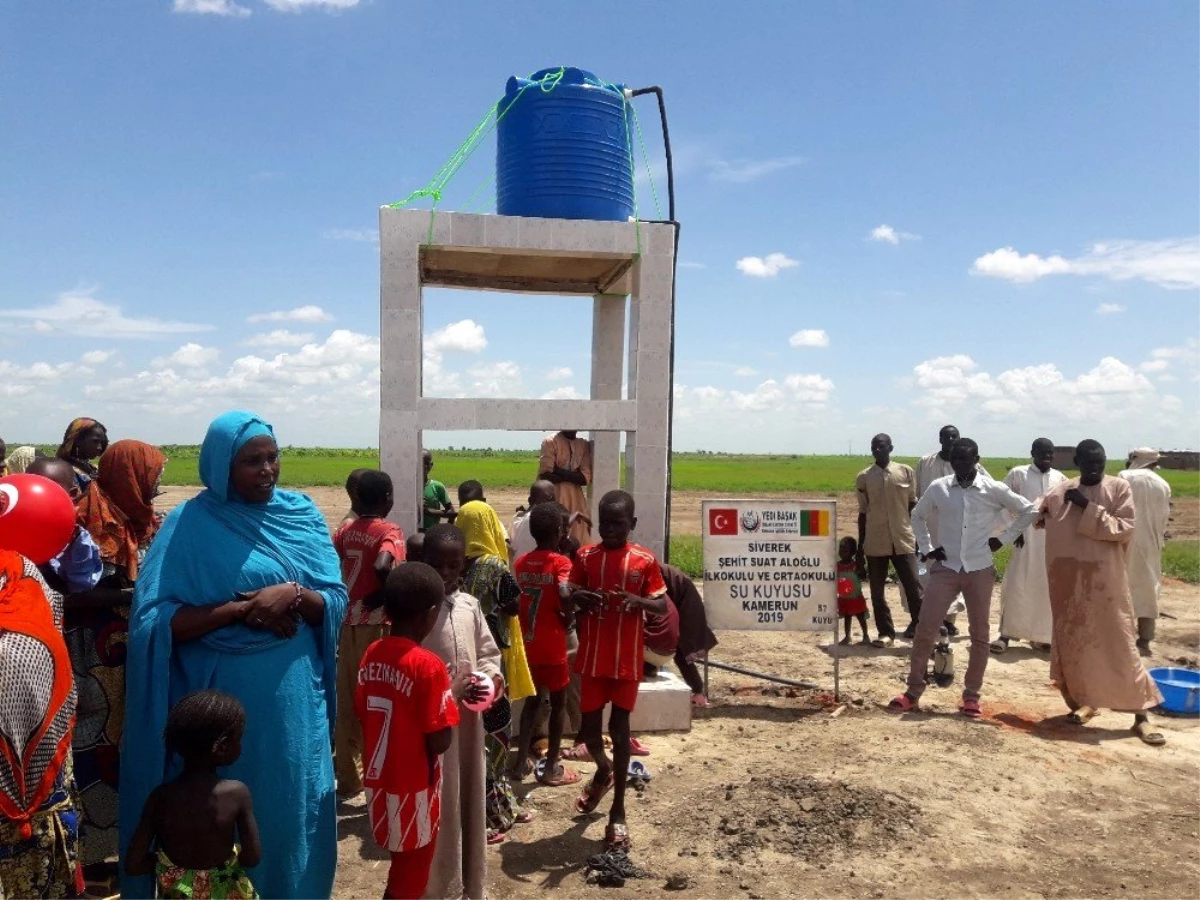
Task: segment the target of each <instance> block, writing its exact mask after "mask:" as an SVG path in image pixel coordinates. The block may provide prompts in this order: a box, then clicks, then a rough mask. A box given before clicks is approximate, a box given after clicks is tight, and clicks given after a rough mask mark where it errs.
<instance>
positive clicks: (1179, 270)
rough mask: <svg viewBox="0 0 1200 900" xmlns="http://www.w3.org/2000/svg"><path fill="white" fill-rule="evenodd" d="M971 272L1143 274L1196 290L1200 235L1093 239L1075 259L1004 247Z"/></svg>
mask: <svg viewBox="0 0 1200 900" xmlns="http://www.w3.org/2000/svg"><path fill="white" fill-rule="evenodd" d="M971 272H972V274H975V275H985V276H987V277H990V278H1003V279H1005V280H1007V281H1015V282H1018V283H1028V282H1031V281H1036V280H1038V279H1039V278H1044V277H1046V276H1047V275H1066V274H1070V275H1093V276H1097V277H1100V278H1107V279H1109V280H1111V281H1129V280H1132V279H1141V280H1143V281H1148V282H1150V283H1151V284H1156V285H1158V286H1159V287H1164V288H1168V289H1171V290H1187V289H1195V288H1198V287H1200V237H1190V238H1168V239H1166V240H1161V241H1135V240H1120V241H1107V242H1102V243H1097V244H1093V245H1092V247H1091V249H1089V250H1088V252H1087V253H1085V254H1083V255H1082V256H1078V257H1075V258H1074V259H1067V258H1065V257H1063V256H1060V255H1054V256H1048V257H1041V256H1039V255H1037V254H1036V253H1029V254H1026V255H1025V256H1022V255H1021V254H1019V253H1018V252H1017V251H1016V250H1014V249H1013V248H1012V247H1002V248H1000V249H999V250H994V251H992V252H991V253H986V254H984V255H983V256H981V257H979V258H978V259H977V260H975V262H974V264H973V265H972V266H971Z"/></svg>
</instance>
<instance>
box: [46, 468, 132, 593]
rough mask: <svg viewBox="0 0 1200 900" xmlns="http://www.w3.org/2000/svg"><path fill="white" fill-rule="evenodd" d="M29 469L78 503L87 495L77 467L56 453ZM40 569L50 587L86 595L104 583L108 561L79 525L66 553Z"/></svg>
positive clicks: (66, 548) (63, 591)
mask: <svg viewBox="0 0 1200 900" xmlns="http://www.w3.org/2000/svg"><path fill="white" fill-rule="evenodd" d="M25 472H26V474H29V475H41V476H42V477H43V478H49V479H50V480H51V481H53V482H54V483H55V484H57V485H58V486H59V487H61V488H62V489H63V490H64V491H66V492H67V495H68V496H69V497H70V498H71V500H72V501H74V502H76V503H78V502H79V498H80V497H82V496H83V492H82V491H81V490H80V489H79V484H78V483H77V482H76V480H75V469H74V468H72V466H71V464H70V463H69V462H67V461H66V460H65V459H59V458H58V457H56V456H42V457H38V458H37V459H35V460H34V461H33V462H31V463H30V464H29V465H28V466H27V467H26V469H25ZM39 568H40V569H41V571H42V575H43V576H44V577H45V578H46V580H47V581H48V582H50V586H51V587H53V588H54V589H55V590H57V591H58V592H59V593H63V594H82V593H86V592H87V591H90V590H92V588H94V587H95V586H96V585H97V584H99V583H100V578H101V576H102V575H103V574H104V561H103V560H102V559H101V558H100V548H99V547H97V546H96V542H95V541H94V540H93V539H92V536H91V534H89V533H88V530H87V529H86V528H83V527H82V526H80V525H76V526H75V535H74V537H72V538H71V543H69V544H67V546H66V547H65V548H64V549H63V551H62V553H60V554H58V556H56V557H55V558H54V559H52V560H50V562H48V563H47V564H46V565H44V566H41V567H39ZM126 602H128V601H126Z"/></svg>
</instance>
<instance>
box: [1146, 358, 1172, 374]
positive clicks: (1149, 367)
mask: <svg viewBox="0 0 1200 900" xmlns="http://www.w3.org/2000/svg"><path fill="white" fill-rule="evenodd" d="M1170 366H1171V361H1170V360H1167V359H1150V360H1147V361H1146V362H1144V363H1140V364H1139V365H1138V369H1139V370H1140V371H1142V372H1165V371H1166V370H1167V369H1168V368H1170Z"/></svg>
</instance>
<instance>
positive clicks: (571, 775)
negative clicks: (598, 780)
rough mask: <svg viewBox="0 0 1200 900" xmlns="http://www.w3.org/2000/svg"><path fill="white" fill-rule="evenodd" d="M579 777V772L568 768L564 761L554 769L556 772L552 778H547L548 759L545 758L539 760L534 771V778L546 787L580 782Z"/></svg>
mask: <svg viewBox="0 0 1200 900" xmlns="http://www.w3.org/2000/svg"><path fill="white" fill-rule="evenodd" d="M579 778H580V775H579V773H578V772H576V771H575V770H574V769H568V768H567V767H566V766H564V765H563V764H562V763H559V764H558V765H557V766H556V767H555V769H554V774H553V775H552V776H551V777H550V778H547V777H546V761H545V760H544V759H539V760H538V767H537V771H536V772H535V773H534V780H536V781H537V783H538V784H541V785H545V786H546V787H563V786H565V785H568V784H578V783H579Z"/></svg>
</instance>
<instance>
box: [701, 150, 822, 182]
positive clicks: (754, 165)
mask: <svg viewBox="0 0 1200 900" xmlns="http://www.w3.org/2000/svg"><path fill="white" fill-rule="evenodd" d="M806 162H808V160H806V159H805V158H804V157H803V156H773V157H770V158H768V159H729V160H726V159H718V158H713V159H710V160H708V169H709V172H708V177H709V178H711V179H712V180H713V181H728V182H731V183H733V184H749V183H750V182H752V181H758V180H759V179H760V178H765V177H767V176H768V175H774V174H775V173H776V172H782V171H784V170H786V169H794V168H795V167H796V166H801V165H804V163H806Z"/></svg>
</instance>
